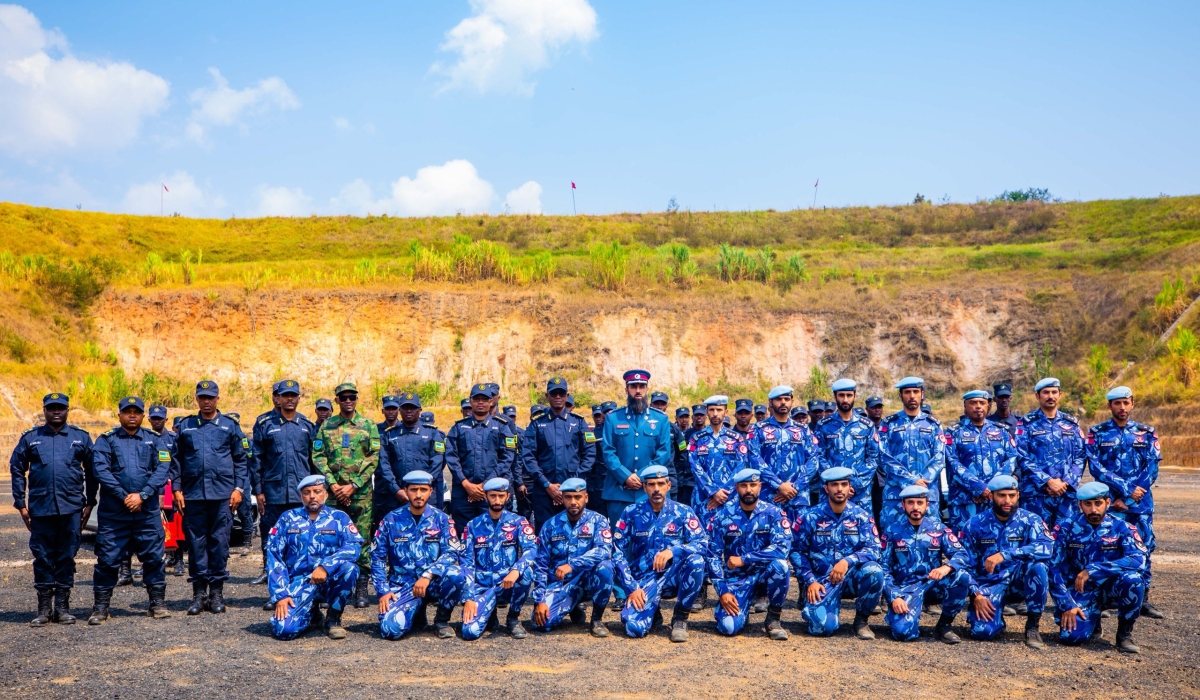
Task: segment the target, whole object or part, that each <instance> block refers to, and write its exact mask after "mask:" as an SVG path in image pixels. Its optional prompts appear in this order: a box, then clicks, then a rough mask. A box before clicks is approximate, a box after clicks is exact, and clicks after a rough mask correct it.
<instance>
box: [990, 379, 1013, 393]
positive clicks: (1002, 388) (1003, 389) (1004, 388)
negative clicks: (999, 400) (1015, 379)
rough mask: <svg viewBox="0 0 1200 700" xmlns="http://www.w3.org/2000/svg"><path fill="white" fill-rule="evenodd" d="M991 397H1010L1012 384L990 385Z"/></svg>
mask: <svg viewBox="0 0 1200 700" xmlns="http://www.w3.org/2000/svg"><path fill="white" fill-rule="evenodd" d="M992 395H993V396H1012V384H1009V383H1008V382H1000V383H999V384H993V385H992Z"/></svg>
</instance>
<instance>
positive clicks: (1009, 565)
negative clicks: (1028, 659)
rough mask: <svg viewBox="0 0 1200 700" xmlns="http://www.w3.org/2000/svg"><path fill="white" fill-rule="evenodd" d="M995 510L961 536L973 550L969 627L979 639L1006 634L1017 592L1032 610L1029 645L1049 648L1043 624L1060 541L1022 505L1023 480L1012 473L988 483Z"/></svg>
mask: <svg viewBox="0 0 1200 700" xmlns="http://www.w3.org/2000/svg"><path fill="white" fill-rule="evenodd" d="M987 487H988V490H989V491H991V492H992V507H991V508H989V509H987V510H985V511H983V512H982V513H980V514H978V515H976V516H975V517H974V518H971V519H970V520H969V521H967V525H966V527H964V528H963V530H962V532H961V533H960V534H959V537H960V539H961V540H962V545H963V547H965V548H966V550H967V556H968V559H967V561H968V562H969V564H970V566H969V568H968V569H967V573H968V575H969V576H970V577H971V580H970V588H971V609H970V610H969V611H968V612H967V624H969V625H970V626H971V637H972V638H973V639H983V640H987V639H995V638H996V637H997V636H999V635H1000V633H1001V632H1003V631H1004V628H1005V623H1004V616H1003V615H1002V614H1001V610H1000V608H1001V606H1002V605H1003V602H1004V598H1005V597H1006V596H1007V595H1008V594H1009V592H1010V591H1017V592H1018V593H1019V594H1020V595H1021V597H1022V598H1024V600H1025V603H1026V605H1027V606H1028V613H1027V615H1026V618H1025V645H1026V646H1028V647H1030V648H1031V649H1042V648H1045V646H1046V645H1045V644H1044V643H1043V642H1042V637H1041V634H1040V633H1039V632H1038V625H1039V623H1040V622H1041V619H1042V610H1043V609H1044V607H1045V605H1046V589H1047V586H1048V585H1049V583H1048V575H1049V572H1048V564H1049V562H1050V557H1051V554H1052V552H1051V550H1052V547H1053V546H1054V540H1053V539H1052V538H1051V536H1050V531H1049V530H1048V529H1047V528H1046V523H1044V522H1043V521H1042V519H1041V518H1039V517H1038V516H1037V515H1036V514H1034V513H1031V512H1029V511H1027V510H1025V509H1024V508H1018V507H1017V501H1018V500H1019V497H1020V496H1019V494H1018V492H1017V480H1016V479H1014V478H1013V477H1011V476H1008V475H1007V474H1001V475H999V476H994V477H992V480H991V481H989V482H988V485H987Z"/></svg>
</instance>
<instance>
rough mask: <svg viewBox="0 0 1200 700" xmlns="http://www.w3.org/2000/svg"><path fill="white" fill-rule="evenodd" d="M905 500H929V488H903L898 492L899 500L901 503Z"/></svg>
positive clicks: (914, 485)
mask: <svg viewBox="0 0 1200 700" xmlns="http://www.w3.org/2000/svg"><path fill="white" fill-rule="evenodd" d="M906 498H929V487H928V486H917V485H916V484H913V485H912V486H905V487H904V490H902V491H901V492H900V500H902V501H903V500H904V499H906Z"/></svg>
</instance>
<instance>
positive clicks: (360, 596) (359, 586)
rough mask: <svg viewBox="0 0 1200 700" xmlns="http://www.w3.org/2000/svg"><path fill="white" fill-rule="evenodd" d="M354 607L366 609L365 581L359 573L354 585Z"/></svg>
mask: <svg viewBox="0 0 1200 700" xmlns="http://www.w3.org/2000/svg"><path fill="white" fill-rule="evenodd" d="M354 607H356V608H365V607H367V579H366V577H364V576H362V572H359V577H358V583H356V584H354Z"/></svg>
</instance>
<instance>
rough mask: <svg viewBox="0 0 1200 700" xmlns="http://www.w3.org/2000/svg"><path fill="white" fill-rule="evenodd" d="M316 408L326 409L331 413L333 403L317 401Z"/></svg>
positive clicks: (327, 400) (322, 400)
mask: <svg viewBox="0 0 1200 700" xmlns="http://www.w3.org/2000/svg"><path fill="white" fill-rule="evenodd" d="M317 408H326V409H329V410H330V411H332V410H333V402H332V401H330V400H329V399H317Z"/></svg>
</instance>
